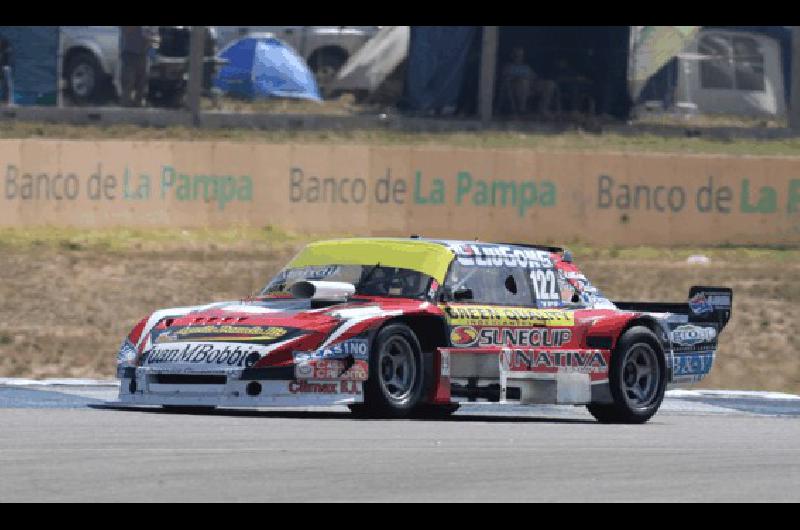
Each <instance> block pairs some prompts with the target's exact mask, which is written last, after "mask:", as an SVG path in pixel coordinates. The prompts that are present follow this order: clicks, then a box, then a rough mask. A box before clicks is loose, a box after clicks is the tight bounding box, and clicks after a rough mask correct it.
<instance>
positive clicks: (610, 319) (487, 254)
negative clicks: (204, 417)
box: [117, 236, 733, 423]
mask: <svg viewBox="0 0 800 530" xmlns="http://www.w3.org/2000/svg"><path fill="white" fill-rule="evenodd" d="M732 300H733V293H732V291H731V289H728V288H724V287H704V286H695V287H692V288H691V289H690V292H689V300H688V302H683V303H651V302H612V301H610V300H608V299H607V298H605V297H604V296H603V295H602V294H601V292H600V291H599V290H598V289H597V288H596V287H595V286H594V285H593V284H592V283H591V282H590V281H589V280H588V279H587V278H586V276H585V275H583V274H582V273H581V271H580V270H579V268H578V267H577V266H576V265H575V264H574V263H573V259H572V255H571V252H569V251H568V250H564V249H562V248H557V247H552V246H546V245H523V244H504V243H484V242H479V241H452V240H435V239H424V238H421V237H417V236H412V237H411V238H408V239H403V238H350V239H336V240H329V241H318V242H314V243H311V244H309V245H307V246H306V247H305V248H304V249H303V250H301V251H300V252H299V253H298V254H297V255H296V256H295V257H294V259H292V260H291V261H290V262H289V264H288V265H286V267H285V268H284V269H282V270H281V271H280V272H279V273H278V274H277V275H276V276H275V277H274V278H273V279H272V281H270V282H269V283H268V284H267V286H266V287H265V288H264V289H263V290H262V291H261V292H260V293H259V294H258V295H256V296H253V297H250V298H248V299H245V300H240V301H231V302H220V303H213V304H209V305H205V306H200V307H182V308H174V309H163V310H159V311H156V312H155V313H153V314H152V315H150V316H149V317H147V318H145V319H144V320H142V321H141V322H139V323H138V324H137V325H136V326H135V327H134V328H133V330H132V331H131V333H130V334H129V335H128V336H127V337H126V338H125V340H124V342H123V344H122V347H121V349H120V351H119V354H118V370H117V376H118V378H119V379H120V381H121V385H120V393H119V400H120V402H121V403H123V404H128V405H137V406H138V405H158V406H162V407H168V408H174V409H178V410H196V409H211V408H214V407H224V408H229V407H234V408H237V407H285V406H301V407H308V406H315V405H347V406H349V407H350V410H352V411H353V412H354V413H356V414H359V415H362V416H369V417H389V418H400V417H414V416H437V415H447V414H450V413H452V412H454V411H455V410H456V409H457V408H458V407H459V405H460V404H461V403H463V402H465V401H478V400H487V401H494V402H500V403H513V404H525V405H536V404H564V405H580V406H586V407H587V408H588V410H589V412H590V413H591V414H592V415H593V416H594V417H595V418H597V419H598V420H599V421H600V422H605V423H644V422H646V421H647V420H649V419H650V418H651V417H652V416H653V415H654V414H655V413H656V411H657V410H658V408H659V406H660V405H661V402H662V400H663V397H664V391H665V389H666V388H667V386H668V385H678V384H683V383H694V382H697V381H699V380H701V379H702V378H703V377H705V376H706V375H707V374H708V373H709V370H710V369H711V366H712V364H713V362H714V358H715V352H716V349H717V340H718V338H719V334H720V332H721V331H722V329H723V328H724V327H725V325H726V323H727V322H728V320H729V319H730V315H731V305H732Z"/></svg>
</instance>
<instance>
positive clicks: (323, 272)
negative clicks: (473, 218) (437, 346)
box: [261, 264, 431, 298]
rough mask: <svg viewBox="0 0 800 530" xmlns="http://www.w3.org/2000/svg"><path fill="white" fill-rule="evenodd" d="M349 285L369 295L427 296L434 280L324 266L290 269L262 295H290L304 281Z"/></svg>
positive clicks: (370, 268)
mask: <svg viewBox="0 0 800 530" xmlns="http://www.w3.org/2000/svg"><path fill="white" fill-rule="evenodd" d="M302 280H309V281H327V282H347V283H351V284H353V285H355V286H356V289H357V290H356V294H361V295H367V296H399V297H404V298H419V297H421V296H424V295H425V293H426V292H427V290H428V286H429V285H430V281H431V277H430V276H428V275H426V274H423V273H421V272H418V271H414V270H410V269H401V268H397V267H382V266H380V265H379V264H375V265H324V266H309V267H298V268H287V269H283V270H282V271H281V272H279V273H278V274H277V276H275V278H273V279H272V281H271V282H269V284H268V285H267V286H266V287H265V288H264V290H263V291H262V292H261V295H262V296H267V295H275V294H288V293H289V292H290V290H291V288H292V285H294V284H295V283H297V282H299V281H302Z"/></svg>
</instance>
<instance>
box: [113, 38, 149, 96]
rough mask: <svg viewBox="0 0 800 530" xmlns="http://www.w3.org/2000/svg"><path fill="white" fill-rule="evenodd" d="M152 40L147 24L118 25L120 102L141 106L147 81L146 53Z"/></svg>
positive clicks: (147, 53)
mask: <svg viewBox="0 0 800 530" xmlns="http://www.w3.org/2000/svg"><path fill="white" fill-rule="evenodd" d="M152 43H153V40H152V37H151V35H150V31H149V28H148V27H147V26H120V43H119V50H120V62H121V68H122V72H121V74H122V75H121V79H120V84H121V85H122V104H123V105H124V106H126V107H141V106H142V104H143V103H144V97H145V91H146V90H147V81H148V55H149V53H150V48H151V46H152Z"/></svg>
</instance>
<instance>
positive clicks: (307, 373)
mask: <svg viewBox="0 0 800 530" xmlns="http://www.w3.org/2000/svg"><path fill="white" fill-rule="evenodd" d="M294 365H295V377H296V378H297V379H316V380H322V381H331V380H333V381H366V380H367V378H368V377H369V366H368V365H367V362H366V361H357V360H355V359H352V358H348V359H317V358H314V357H313V356H312V354H308V353H303V352H295V353H294Z"/></svg>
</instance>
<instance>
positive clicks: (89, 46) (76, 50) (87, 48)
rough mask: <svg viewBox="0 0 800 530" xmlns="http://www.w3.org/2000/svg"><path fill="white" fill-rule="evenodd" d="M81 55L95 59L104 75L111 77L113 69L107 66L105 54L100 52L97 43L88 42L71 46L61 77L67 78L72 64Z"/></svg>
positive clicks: (65, 55)
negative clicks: (87, 55)
mask: <svg viewBox="0 0 800 530" xmlns="http://www.w3.org/2000/svg"><path fill="white" fill-rule="evenodd" d="M81 53H87V54H89V55H91V56H92V57H94V59H95V61H97V64H99V65H100V69H101V70H102V71H103V73H104V74H105V75H108V76H110V75H111V71H110V70H111V68H110V66H109V65H108V64H106V61H105V60H104V57H103V54H102V53H101V51H100V47H99V46H98V45H97V44H96V43H93V42H90V41H87V42H80V43H78V44H75V45H74V46H70V48H69V49H68V50H67V53H65V54H64V67H63V68H62V69H61V77H63V78H64V79H66V78H67V74H68V67H69V64H70V62H71V61H72V60H73V59H74V58H75V57H77V56H78V55H80V54H81Z"/></svg>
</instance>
